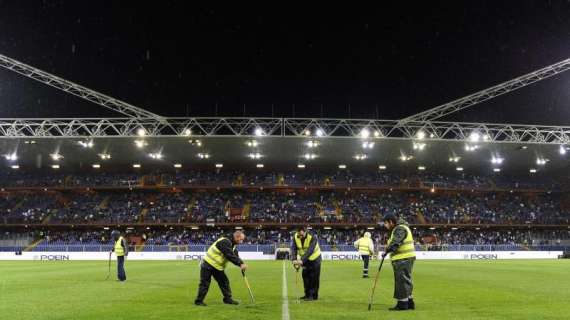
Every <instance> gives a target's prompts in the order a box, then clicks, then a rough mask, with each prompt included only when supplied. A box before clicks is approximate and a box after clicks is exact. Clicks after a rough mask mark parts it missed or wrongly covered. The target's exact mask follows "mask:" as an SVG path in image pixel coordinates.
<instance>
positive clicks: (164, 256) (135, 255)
mask: <svg viewBox="0 0 570 320" xmlns="http://www.w3.org/2000/svg"><path fill="white" fill-rule="evenodd" d="M416 254H417V259H418V260H507V259H557V258H558V256H560V255H562V251H419V252H417V253H416ZM204 255H205V253H204V252H131V253H129V256H128V258H127V259H128V260H188V261H192V260H201V259H202V258H203V257H204ZM322 255H323V260H332V261H349V260H360V255H359V254H358V253H357V252H350V251H347V252H343V251H338V252H327V251H325V252H323V253H322ZM240 257H242V259H244V260H275V255H268V254H263V253H262V252H241V253H240ZM107 259H109V253H108V252H22V254H21V255H16V254H15V253H14V252H0V261H1V260H35V261H68V260H107ZM113 259H114V256H113Z"/></svg>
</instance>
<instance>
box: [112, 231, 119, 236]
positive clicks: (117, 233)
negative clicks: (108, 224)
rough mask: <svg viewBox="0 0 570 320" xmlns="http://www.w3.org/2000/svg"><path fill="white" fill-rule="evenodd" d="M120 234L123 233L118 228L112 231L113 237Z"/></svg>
mask: <svg viewBox="0 0 570 320" xmlns="http://www.w3.org/2000/svg"><path fill="white" fill-rule="evenodd" d="M120 235H121V233H120V232H119V231H118V230H113V231H111V237H118V236H120Z"/></svg>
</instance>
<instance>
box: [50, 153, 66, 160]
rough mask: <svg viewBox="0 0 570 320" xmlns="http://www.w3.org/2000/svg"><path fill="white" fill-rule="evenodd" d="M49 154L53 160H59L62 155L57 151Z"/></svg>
mask: <svg viewBox="0 0 570 320" xmlns="http://www.w3.org/2000/svg"><path fill="white" fill-rule="evenodd" d="M49 156H50V157H51V159H52V160H53V161H59V160H61V159H63V156H62V155H61V154H59V153H57V152H55V153H52V154H50V155H49Z"/></svg>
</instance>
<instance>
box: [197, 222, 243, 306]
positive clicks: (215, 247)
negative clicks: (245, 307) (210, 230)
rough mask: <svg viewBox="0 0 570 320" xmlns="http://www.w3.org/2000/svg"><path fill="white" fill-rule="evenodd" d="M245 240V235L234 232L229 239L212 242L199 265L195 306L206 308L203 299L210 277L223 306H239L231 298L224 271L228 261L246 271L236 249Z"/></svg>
mask: <svg viewBox="0 0 570 320" xmlns="http://www.w3.org/2000/svg"><path fill="white" fill-rule="evenodd" d="M244 240H245V234H244V233H243V232H241V231H236V232H234V233H233V235H232V236H230V237H221V238H219V239H218V240H216V242H214V243H213V244H212V245H211V246H210V248H208V251H207V252H206V256H205V257H204V259H203V260H202V263H201V265H200V285H199V286H198V296H196V300H194V304H195V305H197V306H206V304H205V303H204V298H205V297H206V294H207V293H208V289H209V288H210V282H211V280H212V277H214V279H215V280H216V282H217V283H218V286H219V287H220V290H221V291H222V294H223V296H224V299H223V302H224V303H225V304H234V305H236V304H239V302H237V301H235V300H234V299H233V298H232V289H231V288H230V280H229V279H228V277H227V276H226V274H225V272H224V270H225V268H226V265H227V264H228V261H229V262H231V263H233V264H234V265H236V266H238V267H240V269H241V270H242V271H245V270H246V269H247V265H246V264H245V263H243V261H242V260H241V259H240V257H239V254H238V251H237V249H236V247H237V245H238V244H241V243H242V242H243V241H244Z"/></svg>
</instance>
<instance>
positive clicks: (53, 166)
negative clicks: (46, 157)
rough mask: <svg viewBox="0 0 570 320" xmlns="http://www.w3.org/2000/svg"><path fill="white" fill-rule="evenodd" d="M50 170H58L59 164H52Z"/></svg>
mask: <svg viewBox="0 0 570 320" xmlns="http://www.w3.org/2000/svg"><path fill="white" fill-rule="evenodd" d="M51 168H52V169H59V168H60V167H59V164H52V165H51Z"/></svg>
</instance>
